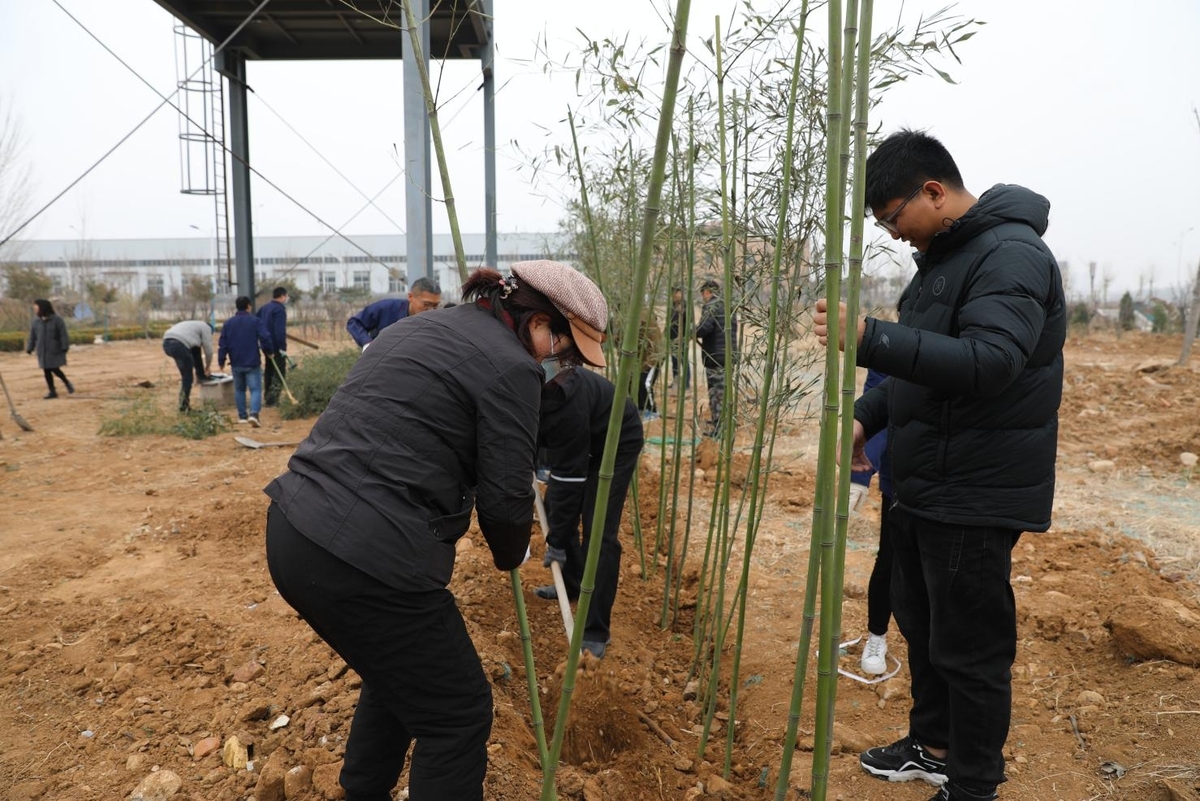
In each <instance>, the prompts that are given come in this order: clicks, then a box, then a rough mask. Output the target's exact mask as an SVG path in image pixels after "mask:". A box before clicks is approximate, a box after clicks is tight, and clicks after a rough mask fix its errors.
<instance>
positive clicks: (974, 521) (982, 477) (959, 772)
mask: <svg viewBox="0 0 1200 801" xmlns="http://www.w3.org/2000/svg"><path fill="white" fill-rule="evenodd" d="M866 181H867V191H866V204H867V207H868V208H869V210H870V211H871V213H873V214H874V216H875V219H876V224H877V225H878V226H879V227H881V228H883V229H884V230H886V231H887V232H888V233H889V234H891V236H892V237H893V238H894V239H903V240H904V241H906V242H908V243H910V244H911V245H912V246H913V247H914V248H915V249H916V251H917V252H916V254H915V255H914V259H915V261H916V263H917V272H916V275H915V276H913V279H912V281H911V282H910V283H909V285H908V288H907V289H906V290H905V293H904V296H903V298H902V300H901V303H900V317H899V321H898V322H888V321H885V320H880V319H875V318H871V317H867V318H865V319H864V320H861V321H860V322H859V324H858V330H857V332H856V334H857V337H858V340H859V349H858V364H859V365H860V366H865V367H871V368H874V369H876V370H880V371H882V372H884V373H886V374H887V375H888V376H889V377H888V378H887V379H885V380H884V381H883V382H882V383H881V384H880V385H879V386H877V387H875V388H874V389H872V390H871V391H870V392H868V393H866V394H864V395H863V396H862V397H861V398H859V400H858V402H857V403H856V404H855V406H854V437H855V441H854V447H855V451H854V465H853V466H854V467H861V466H865V462H866V460H865V457H864V453H863V446H864V444H865V442H866V441H867V439H868V438H869V437H871V436H873V435H874V434H875V433H876V432H878V431H880V430H882V429H883V428H884V427H886V428H887V430H888V447H889V449H890V451H891V457H892V459H891V464H892V483H893V486H892V491H893V500H892V509H891V518H892V519H891V531H892V534H893V538H894V540H893V546H894V558H895V564H894V567H893V572H892V607H893V612H894V614H895V616H896V623H897V624H898V625H899V627H900V632H901V634H903V635H904V638H905V640H906V641H907V642H908V657H909V669H910V674H911V677H912V697H913V706H912V710H911V712H910V714H909V732H908V735H906V736H905V737H904V738H902V739H901V740H899V741H898V742H895V743H893V744H892V745H889V746H886V747H881V748H872V749H869V750H867V751H866V752H864V753H863V754H862V756H861V757H860V763H861V764H862V766H863V768H864V769H865V770H866V771H867V772H869V773H871V774H872V775H875V776H878V777H880V778H885V779H889V780H891V781H907V780H909V779H916V778H920V779H925V780H926V781H929V782H931V783H934V784H939V785H941V789H940V790H939V791H938V795H937V796H935V799H936V801H977V800H978V799H992V798H996V797H997V796H996V788H997V786H998V785H999V784H1000V783H1001V782H1003V781H1004V778H1005V777H1004V742H1005V740H1006V738H1007V736H1008V728H1009V721H1010V718H1011V704H1012V674H1011V667H1012V663H1013V659H1014V658H1015V655H1016V647H1017V621H1016V604H1015V601H1014V598H1013V592H1012V586H1011V584H1010V577H1011V569H1012V548H1013V546H1014V545H1015V544H1016V542H1017V539H1018V538H1019V537H1020V535H1021V533H1022V532H1024V531H1046V530H1047V529H1048V528H1049V527H1050V513H1051V507H1052V505H1053V500H1054V461H1055V454H1056V450H1057V444H1058V407H1059V403H1060V401H1061V399H1062V377H1063V357H1062V347H1063V342H1064V340H1065V338H1066V303H1065V301H1064V298H1063V287H1062V277H1061V275H1060V274H1059V269H1058V262H1057V261H1056V260H1055V258H1054V254H1053V253H1051V252H1050V249H1049V248H1048V247H1046V244H1045V243H1044V242H1043V241H1042V238H1041V236H1042V234H1043V233H1044V232H1045V230H1046V226H1047V222H1048V219H1049V210H1050V203H1049V201H1047V200H1046V199H1045V198H1044V197H1042V196H1041V195H1038V194H1036V193H1034V192H1031V191H1030V190H1028V189H1025V188H1024V187H1020V186H1014V185H1003V184H1001V185H997V186H994V187H992V188H991V189H989V190H988V191H987V192H984V193H983V194H982V195H981V196H980V197H979V198H976V197H975V196H974V195H972V194H971V193H970V192H968V191H967V190H966V188H965V187H964V185H963V181H962V177H961V176H960V174H959V172H958V167H957V166H956V165H955V164H954V160H953V158H952V157H951V156H950V154H949V152H947V150H946V148H945V147H943V146H942V144H941V143H940V142H938V141H937V140H936V139H934V138H933V137H931V136H929V135H927V134H924V133H920V132H914V131H900V132H899V133H896V134H893V135H891V136H889V137H888V138H887V139H885V140H884V141H883V142H882V143H881V144H880V145H879V147H878V148H877V149H876V150H875V152H874V153H873V154H872V155H871V157H870V158H869V159H868V160H867V175H866ZM841 319H845V318H844V317H842V318H841ZM814 322H815V331H816V334H817V336H818V338H819V339H820V340H821V341H822V342H825V341H826V339H827V338H828V336H829V333H830V331H829V320H828V315H827V309H826V304H825V302H824V301H823V300H822V301H818V302H817V304H816V313H815V316H814ZM843 330H844V328H843Z"/></svg>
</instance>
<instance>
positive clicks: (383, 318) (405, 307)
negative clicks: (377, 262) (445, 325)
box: [346, 277, 442, 350]
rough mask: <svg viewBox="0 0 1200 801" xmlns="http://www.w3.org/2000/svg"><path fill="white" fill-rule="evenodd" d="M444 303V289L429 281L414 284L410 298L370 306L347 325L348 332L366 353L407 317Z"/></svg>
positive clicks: (388, 300) (427, 279)
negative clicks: (387, 330)
mask: <svg viewBox="0 0 1200 801" xmlns="http://www.w3.org/2000/svg"><path fill="white" fill-rule="evenodd" d="M441 302H442V288H441V287H440V286H438V285H437V283H436V282H435V281H433V280H431V279H429V278H424V277H422V278H418V279H417V280H416V281H413V285H412V289H410V290H409V291H408V297H407V298H384V299H383V300H377V301H375V302H374V303H370V304H367V306H366V307H364V308H363V310H362V311H360V312H359V313H358V314H356V315H354V316H353V317H351V318H350V319H349V320H347V321H346V330H347V331H349V332H350V336H352V337H354V341H355V342H357V343H358V346H359V347H360V348H362V349H363V350H366V348H367V345H370V344H371V342H372V341H373V340H374V339H375V337H377V336H379V332H380V331H382V330H383V329H385V328H387V327H388V326H389V325H391V324H392V323H394V322H397V321H399V320H403V319H404V318H405V317H413V316H415V315H418V314H420V313H421V312H425V311H430V310H431V309H436V308H437V307H438V305H439V304H441Z"/></svg>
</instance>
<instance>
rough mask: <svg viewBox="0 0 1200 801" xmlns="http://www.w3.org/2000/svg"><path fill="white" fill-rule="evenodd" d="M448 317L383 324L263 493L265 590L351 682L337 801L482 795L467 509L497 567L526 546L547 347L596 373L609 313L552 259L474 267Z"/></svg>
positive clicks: (486, 726) (509, 563) (514, 561)
mask: <svg viewBox="0 0 1200 801" xmlns="http://www.w3.org/2000/svg"><path fill="white" fill-rule="evenodd" d="M463 299H464V301H467V302H464V303H463V304H462V305H460V306H456V307H455V308H453V309H446V310H439V311H433V312H429V313H427V314H421V315H419V316H414V317H408V318H405V319H403V320H401V321H400V322H398V323H396V324H395V325H392V326H388V327H387V328H386V329H384V330H383V332H381V333H380V335H379V336H378V337H377V338H376V339H375V341H374V342H373V343H372V345H371V347H370V348H368V349H367V350H366V351H365V352H364V353H363V355H362V357H361V358H360V359H359V360H358V362H357V363H356V364H355V365H354V367H353V368H351V370H350V373H349V374H348V375H347V377H346V380H345V382H344V383H343V384H342V386H341V387H340V388H339V389H338V390H337V392H336V393H335V394H334V396H333V398H332V399H331V400H330V401H329V405H328V406H327V408H326V409H325V411H324V412H323V413H322V414H321V416H320V418H318V419H317V422H316V424H315V425H314V426H313V428H312V431H311V433H310V434H309V435H308V437H307V438H306V439H305V440H304V441H303V442H302V443H301V444H300V446H299V447H298V448H297V449H296V452H295V453H294V454H293V455H292V457H291V459H290V460H289V462H288V471H287V472H285V473H284V474H283V475H281V476H279V477H278V478H276V479H275V480H274V481H272V482H271V483H270V484H269V485H268V486H267V487H266V489H265V492H266V494H267V495H268V496H269V497H270V498H271V504H270V506H269V508H268V512H267V566H268V568H269V569H270V572H271V577H272V579H273V580H274V582H275V586H276V588H277V589H278V590H279V593H280V595H282V596H283V598H284V600H285V601H287V602H288V603H289V604H290V605H291V606H292V607H293V608H294V609H296V610H297V611H298V612H299V613H300V615H301V616H302V617H303V618H304V620H305V621H307V622H308V623H309V625H311V626H312V628H313V630H314V631H316V632H317V634H319V635H320V636H321V638H322V639H324V640H325V642H327V643H328V644H329V645H330V647H332V648H333V649H334V650H335V651H337V652H338V654H340V655H341V657H342V658H343V659H345V660H346V663H347V664H348V665H350V667H351V668H353V669H354V670H355V672H357V673H358V675H359V676H360V677H361V679H362V689H361V691H360V695H359V699H358V705H357V707H356V709H355V712H354V721H353V724H352V725H351V728H350V735H349V738H348V739H347V741H346V752H345V760H344V763H343V767H342V772H341V777H340V780H341V784H342V787H343V788H344V789H345V793H346V800H347V801H376V799H385V798H390V797H391V791H392V789H393V787H394V786H395V784H396V782H397V780H398V779H399V776H400V773H401V771H402V770H403V768H404V763H405V759H406V756H407V753H408V749H409V746H410V745H411V744H412V741H413V740H416V747H415V748H414V751H413V759H412V765H411V769H410V773H409V781H410V785H409V787H410V791H411V793H412V797H413V798H425V799H456V801H482V799H483V778H484V773H485V771H486V768H487V741H488V736H489V734H490V732H491V725H492V697H491V688H490V686H489V685H488V681H487V677H486V675H485V674H484V672H483V667H482V665H481V664H480V661H479V656H478V654H477V653H476V651H475V647H474V645H473V644H472V643H471V638H470V636H469V635H468V633H467V628H466V624H465V623H464V621H463V618H462V615H461V614H460V613H459V611H458V609H457V607H456V606H455V602H454V596H453V594H452V593H451V592H450V590H449V589H448V588H447V585H448V584H449V583H450V577H451V574H452V572H453V570H454V556H455V543H456V542H457V541H458V539H459V538H460V537H462V535H463V534H465V533H466V531H467V528H468V526H469V525H470V523H471V513H472V510H474V511H475V513H476V516H477V518H478V523H479V530H480V532H482V534H483V537H484V539H485V540H486V541H487V544H488V547H489V548H490V549H491V551H492V558H493V561H494V562H495V565H496V567H497V568H499V569H500V570H512V569H514V568H516V567H518V566H519V565H521V564H522V563H523V561H524V560H525V559H527V558H528V555H529V533H530V527H531V524H532V521H533V485H532V482H531V481H530V479H531V477H532V475H533V466H534V448H535V442H536V438H537V429H538V416H539V412H540V407H541V393H542V384H543V381H544V376H545V373H544V371H543V369H542V367H541V366H540V364H539V363H540V362H541V361H543V360H545V359H547V358H549V357H550V356H551V355H558V356H559V357H560V358H561V359H563V360H565V361H567V362H569V363H576V362H579V361H581V360H584V359H586V360H588V361H590V362H592V363H593V364H597V365H602V364H603V363H604V354H603V351H602V350H601V347H600V345H601V342H602V341H603V339H604V333H603V332H604V329H605V328H606V327H607V322H608V320H607V317H608V308H607V305H606V303H605V301H604V296H603V295H602V294H601V293H600V290H599V289H598V288H597V287H596V285H595V284H593V283H592V282H591V281H589V280H588V279H587V278H586V277H584V276H583V274H582V273H579V272H577V271H576V270H574V269H572V268H571V267H569V266H567V265H565V264H559V263H556V262H550V261H534V262H519V263H517V264H514V265H512V275H511V276H510V277H507V278H505V277H502V276H501V275H500V274H499V273H497V272H495V271H493V270H486V269H483V270H477V271H476V272H475V273H474V274H473V275H472V276H471V277H470V278H469V279H468V280H467V282H466V284H465V285H464V286H463Z"/></svg>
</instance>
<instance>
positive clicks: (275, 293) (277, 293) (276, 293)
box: [271, 286, 288, 300]
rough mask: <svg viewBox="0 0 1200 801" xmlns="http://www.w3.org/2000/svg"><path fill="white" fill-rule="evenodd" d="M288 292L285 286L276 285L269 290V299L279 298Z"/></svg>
mask: <svg viewBox="0 0 1200 801" xmlns="http://www.w3.org/2000/svg"><path fill="white" fill-rule="evenodd" d="M287 293H288V291H287V287H286V286H277V287H275V288H274V289H272V290H271V300H279V299H280V298H282V297H283V296H284V295H286V294H287Z"/></svg>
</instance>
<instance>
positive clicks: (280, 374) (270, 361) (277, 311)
mask: <svg viewBox="0 0 1200 801" xmlns="http://www.w3.org/2000/svg"><path fill="white" fill-rule="evenodd" d="M287 302H288V291H287V287H282V286H277V287H275V288H274V289H273V290H271V302H270V303H264V304H263V306H262V308H261V309H259V310H258V319H260V320H262V322H263V325H265V326H266V328H267V335H268V336H269V337H270V340H269V342H270V348H266V347H264V348H263V356H265V357H266V360H267V363H266V378H265V380H264V381H263V398H264V401H265V403H264V405H265V406H278V405H279V393H280V392H282V391H283V381H284V376H286V375H287V308H286V307H287Z"/></svg>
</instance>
